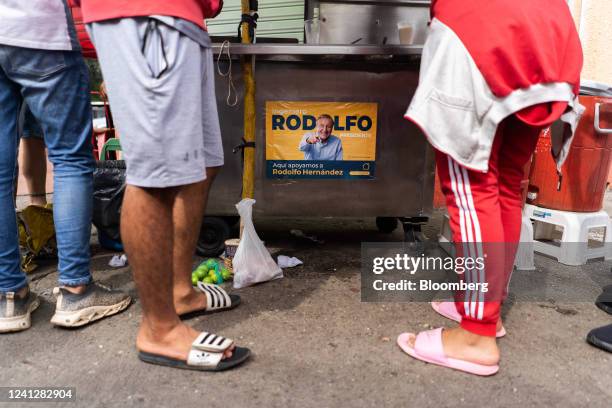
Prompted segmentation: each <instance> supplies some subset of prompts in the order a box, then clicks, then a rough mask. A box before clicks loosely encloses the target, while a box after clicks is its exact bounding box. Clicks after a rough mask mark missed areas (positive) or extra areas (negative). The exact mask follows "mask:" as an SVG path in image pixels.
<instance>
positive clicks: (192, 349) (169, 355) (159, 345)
mask: <svg viewBox="0 0 612 408" xmlns="http://www.w3.org/2000/svg"><path fill="white" fill-rule="evenodd" d="M136 346H137V348H138V351H139V352H138V358H140V359H141V360H142V361H144V362H146V363H150V364H157V365H163V366H168V367H173V368H182V369H189V370H199V371H222V370H227V369H230V368H234V367H236V366H238V365H241V364H242V363H244V362H245V361H246V360H247V359H248V358H249V356H250V350H249V349H247V348H244V347H236V346H235V345H234V342H233V340H231V339H228V338H225V337H223V336H219V335H215V334H213V333H207V332H202V333H200V332H198V331H196V330H194V329H193V328H191V327H190V326H187V325H185V324H183V323H180V324H177V325H176V326H175V327H173V328H172V329H169V330H168V331H167V332H166V335H165V336H163V337H156V336H155V334H154V333H153V331H150V330H148V329H147V328H146V325H144V324H143V325H142V326H141V329H140V331H139V333H138V337H137V339H136Z"/></svg>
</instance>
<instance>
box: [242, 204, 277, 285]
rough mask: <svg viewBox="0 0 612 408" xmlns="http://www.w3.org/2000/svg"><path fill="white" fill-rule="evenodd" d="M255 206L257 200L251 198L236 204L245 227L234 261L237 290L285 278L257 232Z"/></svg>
mask: <svg viewBox="0 0 612 408" xmlns="http://www.w3.org/2000/svg"><path fill="white" fill-rule="evenodd" d="M253 204H255V200H253V199H251V198H244V199H242V201H240V202H239V203H238V204H236V208H237V209H238V214H240V218H241V220H242V224H243V226H244V230H243V231H242V237H241V238H240V244H239V245H238V249H237V250H236V255H234V259H232V266H233V269H234V288H236V289H240V288H244V287H246V286H250V285H254V284H256V283H259V282H265V281H269V280H272V279H278V278H282V277H283V270H282V269H281V268H280V267H279V266H278V265H277V264H276V262H274V259H272V256H270V253H269V252H268V250H267V249H266V247H265V246H264V244H263V242H261V240H260V239H259V237H258V236H257V232H255V226H254V225H253Z"/></svg>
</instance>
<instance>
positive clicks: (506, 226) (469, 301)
mask: <svg viewBox="0 0 612 408" xmlns="http://www.w3.org/2000/svg"><path fill="white" fill-rule="evenodd" d="M540 130H541V128H540V127H531V126H528V125H526V124H524V123H523V122H521V121H520V120H519V119H517V118H516V117H515V116H511V117H509V118H507V119H506V120H504V121H503V122H502V123H501V124H500V125H499V127H498V129H497V133H496V135H495V139H494V142H493V147H492V150H491V157H490V159H489V171H488V172H487V173H482V172H480V171H473V170H469V169H467V168H465V167H462V166H461V165H459V164H458V163H457V162H456V161H455V160H453V159H452V158H451V157H450V156H448V155H446V154H445V153H442V152H440V151H436V162H437V166H438V174H439V177H440V183H441V186H442V192H443V193H444V195H445V198H446V205H447V208H448V213H449V216H450V227H451V230H452V233H453V240H454V242H455V247H456V251H457V256H463V257H468V258H472V259H476V258H478V257H482V259H483V260H484V268H480V269H476V268H475V269H473V270H468V271H466V272H465V273H464V274H463V276H462V278H463V280H464V281H466V282H472V283H485V282H486V283H487V284H488V292H487V293H482V292H479V291H466V292H461V293H456V297H455V301H456V305H457V310H458V311H459V313H460V314H461V315H462V316H463V319H462V321H461V327H463V328H464V329H466V330H468V331H470V332H472V333H476V334H479V335H482V336H495V326H496V323H497V320H498V318H499V314H500V307H501V303H502V302H503V301H504V300H505V297H506V295H507V292H506V290H507V285H508V282H509V280H510V275H511V273H512V269H513V264H514V257H515V255H516V250H517V246H518V242H519V239H520V232H521V209H522V206H523V202H522V197H521V180H522V179H523V178H524V170H523V168H524V166H525V165H526V163H527V162H528V161H529V159H530V157H531V155H532V153H533V151H534V150H535V146H536V143H537V141H538V137H539V135H540Z"/></svg>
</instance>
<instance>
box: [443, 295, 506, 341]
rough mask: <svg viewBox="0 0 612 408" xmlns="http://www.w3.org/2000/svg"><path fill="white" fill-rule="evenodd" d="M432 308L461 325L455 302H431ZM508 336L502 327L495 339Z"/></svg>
mask: <svg viewBox="0 0 612 408" xmlns="http://www.w3.org/2000/svg"><path fill="white" fill-rule="evenodd" d="M431 307H432V308H433V310H435V311H436V312H438V314H440V315H442V316H444V317H446V318H447V319H450V320H453V321H455V322H457V323H461V315H460V314H459V312H458V311H457V307H456V306H455V302H450V301H444V302H431ZM505 335H506V329H505V328H504V326H502V328H501V329H499V330H498V331H497V333H495V337H497V338H498V339H499V338H500V337H504V336H505Z"/></svg>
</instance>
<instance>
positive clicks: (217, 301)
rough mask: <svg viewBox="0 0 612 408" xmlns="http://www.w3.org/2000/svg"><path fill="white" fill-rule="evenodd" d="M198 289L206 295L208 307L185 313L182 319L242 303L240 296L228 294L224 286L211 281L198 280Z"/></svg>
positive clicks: (215, 311) (220, 310)
mask: <svg viewBox="0 0 612 408" xmlns="http://www.w3.org/2000/svg"><path fill="white" fill-rule="evenodd" d="M198 289H199V290H200V292H202V293H203V294H204V295H206V309H202V310H194V311H193V312H188V313H183V314H182V315H180V316H179V317H180V318H181V319H191V318H193V317H197V316H202V315H207V314H211V313H217V312H222V311H225V310H231V309H234V308H235V307H237V306H238V305H239V304H240V296H238V295H230V294H228V293H227V292H226V291H225V290H224V289H223V288H222V287H220V286H217V285H212V284H210V283H204V282H198Z"/></svg>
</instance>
